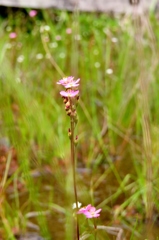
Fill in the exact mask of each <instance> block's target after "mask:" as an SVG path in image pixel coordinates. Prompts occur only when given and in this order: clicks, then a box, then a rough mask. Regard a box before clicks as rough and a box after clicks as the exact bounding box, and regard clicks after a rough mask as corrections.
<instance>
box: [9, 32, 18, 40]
mask: <svg viewBox="0 0 159 240" xmlns="http://www.w3.org/2000/svg"><path fill="white" fill-rule="evenodd" d="M9 37H10V38H11V39H14V38H16V37H17V34H16V33H15V32H11V33H10V34H9Z"/></svg>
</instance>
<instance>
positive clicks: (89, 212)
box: [77, 204, 102, 218]
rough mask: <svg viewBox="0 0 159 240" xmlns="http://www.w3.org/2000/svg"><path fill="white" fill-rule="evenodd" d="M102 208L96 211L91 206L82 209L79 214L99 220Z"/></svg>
mask: <svg viewBox="0 0 159 240" xmlns="http://www.w3.org/2000/svg"><path fill="white" fill-rule="evenodd" d="M101 210H102V209H101V208H100V209H98V210H96V208H95V207H93V206H92V205H91V204H89V205H88V206H86V207H83V208H81V209H80V210H79V211H78V212H77V213H78V214H84V215H85V216H86V218H97V217H99V216H100V212H101Z"/></svg>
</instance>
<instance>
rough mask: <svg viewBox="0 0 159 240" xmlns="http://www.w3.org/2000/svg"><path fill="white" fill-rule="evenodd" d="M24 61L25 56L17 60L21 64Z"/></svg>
mask: <svg viewBox="0 0 159 240" xmlns="http://www.w3.org/2000/svg"><path fill="white" fill-rule="evenodd" d="M23 61H24V56H23V55H20V56H19V57H18V58H17V62H19V63H21V62H23Z"/></svg>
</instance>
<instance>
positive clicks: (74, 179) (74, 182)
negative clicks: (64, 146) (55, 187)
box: [71, 117, 79, 240]
mask: <svg viewBox="0 0 159 240" xmlns="http://www.w3.org/2000/svg"><path fill="white" fill-rule="evenodd" d="M74 129H75V125H74V119H73V117H71V162H72V168H73V187H74V195H75V203H76V208H77V210H78V198H77V189H76V162H75V144H74ZM76 231H77V239H78V240H79V224H78V216H77V219H76Z"/></svg>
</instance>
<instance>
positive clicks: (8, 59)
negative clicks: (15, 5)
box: [0, 10, 159, 239]
mask: <svg viewBox="0 0 159 240" xmlns="http://www.w3.org/2000/svg"><path fill="white" fill-rule="evenodd" d="M0 23H1V29H0V51H1V54H0V64H1V72H0V89H1V94H0V138H1V139H4V138H7V139H8V141H9V144H10V146H12V147H14V148H15V150H16V153H17V159H18V169H17V170H16V171H15V172H14V173H13V175H12V177H11V180H10V179H7V181H6V186H8V185H9V183H10V181H12V180H13V182H14V181H15V182H16V181H18V180H17V178H18V179H20V182H22V183H25V184H24V185H25V194H26V195H25V194H24V196H27V197H26V200H25V199H23V197H22V200H20V201H21V203H20V204H19V203H18V201H19V200H18V199H20V191H19V192H18V189H17V187H16V184H15V187H14V191H13V196H14V197H13V200H12V201H11V202H12V203H10V201H7V200H6V201H5V200H4V206H5V207H4V209H5V210H3V211H4V212H3V213H2V214H1V218H2V224H1V229H2V232H3V229H5V232H6V233H3V234H6V235H5V236H9V237H10V239H14V236H13V235H14V234H13V233H12V232H13V230H12V229H13V228H14V227H15V226H16V227H17V228H18V229H19V230H20V229H21V227H23V228H24V229H25V227H26V226H25V224H26V223H25V221H27V220H26V218H25V217H21V216H23V215H25V214H27V213H28V212H31V211H33V210H36V211H41V212H42V214H40V215H39V216H37V218H36V217H35V219H34V221H35V222H36V224H37V225H39V226H40V230H39V231H40V232H41V234H42V235H43V236H45V237H46V236H47V237H48V239H51V238H50V230H49V229H48V227H47V226H48V225H50V223H49V224H48V223H47V222H48V219H47V217H45V214H44V215H43V211H45V210H46V211H47V210H49V211H52V209H54V210H55V209H58V207H59V208H60V207H66V208H67V207H68V204H70V203H71V201H72V199H66V200H65V201H64V202H63V201H62V200H61V199H63V196H64V195H65V191H67V189H69V188H70V182H71V180H70V178H71V176H70V174H69V171H70V161H69V154H70V153H69V140H68V136H67V130H68V128H69V119H68V117H67V116H66V114H65V111H64V105H63V102H62V99H61V98H60V96H59V91H60V88H59V86H58V85H56V82H57V81H58V80H59V79H61V78H62V77H63V76H69V75H73V76H75V78H81V84H80V104H79V107H78V115H79V123H78V126H77V134H78V135H79V144H78V147H77V159H78V167H86V169H91V171H92V174H91V176H88V183H86V182H87V176H86V177H85V178H86V179H85V182H84V183H81V182H82V180H81V177H80V174H79V198H80V201H83V203H84V204H87V201H93V202H95V204H98V205H100V204H101V206H102V207H103V211H105V212H106V213H107V214H108V215H111V214H112V209H113V207H114V206H115V204H117V203H118V202H119V203H120V204H121V210H124V209H125V208H126V207H127V206H128V205H132V206H134V205H137V208H138V209H139V213H140V214H141V215H143V216H144V214H145V210H144V209H145V208H146V207H145V208H143V209H142V206H143V205H144V206H145V205H146V201H147V200H146V180H145V179H146V168H147V165H146V160H145V153H144V152H145V148H144V134H143V132H144V131H145V130H144V127H143V121H142V111H143V108H142V101H143V99H144V98H143V94H144V93H143V92H142V89H141V88H140V78H141V75H142V76H144V78H145V81H148V91H146V99H147V101H148V105H147V108H148V110H149V116H150V119H149V130H150V135H151V150H152V155H151V160H152V167H153V179H152V181H153V193H152V195H153V201H154V203H155V209H157V210H156V211H158V201H157V199H158V167H157V166H158V152H159V147H158V133H159V127H158V123H159V120H158V119H159V113H158V106H159V100H158V90H159V84H158V76H159V72H158V61H157V59H158V37H159V35H158V30H157V29H158V27H159V23H158V20H157V19H156V18H155V16H154V15H152V16H145V17H144V20H143V21H141V22H140V21H139V22H137V23H138V26H136V25H135V24H136V22H135V21H134V20H133V18H132V17H131V16H114V17H111V16H109V15H106V14H96V13H93V14H92V13H79V12H75V13H69V12H66V11H62V12H61V11H55V10H45V11H40V12H39V13H38V15H37V16H36V17H35V18H29V17H28V16H26V15H25V14H24V13H23V12H21V11H18V12H16V13H10V15H9V16H8V18H7V19H2V18H1V19H0ZM70 31H71V33H70ZM10 32H16V33H17V37H16V38H15V39H10V38H9V34H10ZM68 32H69V33H68ZM141 63H142V64H141ZM141 66H143V68H142V69H141ZM45 166H47V169H46V170H47V171H49V172H47V171H46V172H47V173H45ZM36 169H40V170H39V171H40V172H42V179H41V178H36V180H35V179H34V178H33V177H32V175H33V174H34V171H35V170H36ZM48 169H49V170H48ZM43 170H44V173H43ZM50 172H51V174H50ZM66 173H67V174H66ZM21 174H22V175H21ZM43 175H44V176H43ZM43 178H44V179H43ZM45 181H46V186H47V187H48V189H49V190H46V189H45V184H44V182H45ZM103 182H104V183H105V185H104V186H103ZM107 182H108V186H107ZM35 183H36V184H35ZM65 183H66V184H65ZM47 187H46V188H47ZM6 188H7V187H6ZM57 189H58V190H57ZM97 189H102V190H103V189H104V190H103V194H102V195H101V196H100V198H99V199H96V197H95V191H96V190H97ZM68 191H71V190H70V189H69V190H68ZM45 194H46V195H48V196H49V197H48V199H46V195H45ZM121 196H122V197H121ZM120 197H121V198H122V202H121V199H120ZM42 202H43V204H44V203H45V204H47V206H46V205H45V204H44V205H42V206H41V205H40V203H42ZM10 204H13V205H14V204H15V205H14V206H16V207H15V213H14V212H13V213H12V214H13V218H12V220H10V219H9V218H8V216H10V215H11V210H10ZM21 204H22V207H21ZM54 204H55V205H54ZM106 204H108V205H106ZM6 206H8V207H6ZM60 209H61V208H60ZM58 211H59V209H58V210H57V212H58ZM55 212H56V211H55ZM16 213H17V215H16ZM120 213H121V212H120V211H119V214H117V216H118V217H119V219H120V221H122V220H121V219H122V214H120ZM52 214H53V217H52V218H50V219H51V220H50V221H53V223H54V222H55V221H56V220H52V219H55V218H57V217H56V214H55V215H54V213H52ZM58 214H61V213H60V211H59V212H58ZM58 214H57V215H58ZM14 215H15V216H14ZM69 217H70V213H69V212H68V214H66V226H67V225H69V221H70V220H69ZM120 217H121V218H120ZM6 218H8V223H7V224H6V222H5V221H4V220H5V219H6ZM14 218H15V221H14V220H13V219H14ZM112 219H113V218H112ZM21 220H22V222H23V223H21ZM34 221H33V222H34ZM67 221H68V222H67ZM112 221H113V220H112ZM70 224H71V223H70ZM131 224H132V223H131ZM131 224H130V225H131ZM57 225H58V224H57ZM57 225H56V226H57ZM132 225H133V224H132ZM42 226H43V227H42ZM44 226H45V227H44ZM62 226H63V225H62ZM45 228H46V229H45ZM55 228H56V227H55ZM132 228H133V227H132ZM62 229H63V228H62ZM60 231H63V230H61V229H60V230H59V232H60ZM65 231H66V234H65V235H66V239H69V238H70V235H69V234H70V233H69V229H68V227H66V229H65ZM7 234H10V235H7ZM53 236H54V237H55V236H56V234H55V232H54V233H53ZM55 238H56V239H57V238H58V239H60V233H59V235H58V233H57V236H56V237H55ZM61 239H64V236H63V235H62V237H61Z"/></svg>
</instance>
